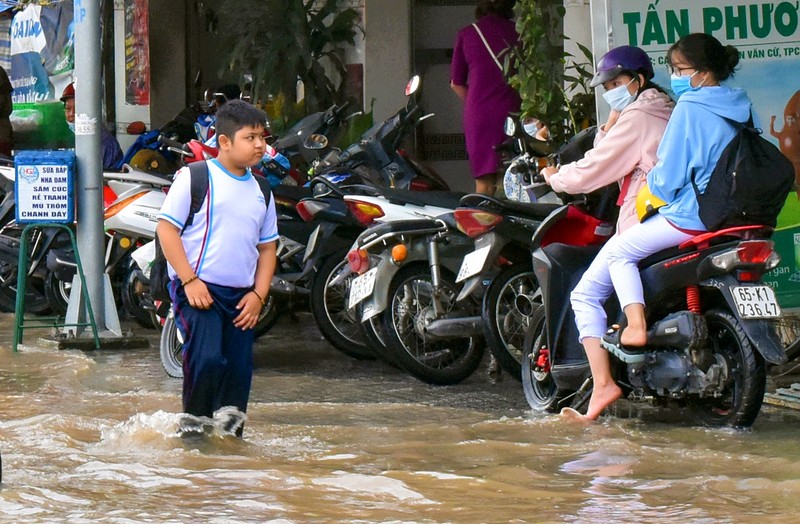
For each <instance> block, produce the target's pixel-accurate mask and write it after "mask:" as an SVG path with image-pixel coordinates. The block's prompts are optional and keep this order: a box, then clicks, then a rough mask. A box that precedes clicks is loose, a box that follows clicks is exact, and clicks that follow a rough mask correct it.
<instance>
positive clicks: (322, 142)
mask: <svg viewBox="0 0 800 524" xmlns="http://www.w3.org/2000/svg"><path fill="white" fill-rule="evenodd" d="M303 147H305V148H306V149H311V150H313V151H317V150H320V149H325V148H326V147H328V137H326V136H325V135H322V134H320V133H314V134H312V135H308V136H307V137H306V139H305V140H304V141H303Z"/></svg>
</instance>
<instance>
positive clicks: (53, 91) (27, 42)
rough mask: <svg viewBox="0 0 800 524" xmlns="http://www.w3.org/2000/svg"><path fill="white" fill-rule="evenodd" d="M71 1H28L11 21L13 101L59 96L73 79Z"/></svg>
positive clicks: (29, 100) (35, 100)
mask: <svg viewBox="0 0 800 524" xmlns="http://www.w3.org/2000/svg"><path fill="white" fill-rule="evenodd" d="M72 13H73V5H72V3H71V2H62V3H59V4H58V5H55V6H51V7H41V6H38V5H29V6H28V7H26V8H25V9H23V10H22V11H20V12H18V13H17V14H16V15H15V16H14V19H13V21H12V22H11V71H10V75H9V76H10V78H11V85H12V86H13V87H14V93H13V95H12V99H13V101H14V103H22V102H38V101H43V100H52V99H55V98H58V97H57V96H56V95H57V94H58V95H60V94H61V91H62V90H63V89H64V87H66V85H67V84H68V83H69V82H70V81H71V80H72V70H73V69H74V67H75V62H74V33H73V27H74V26H73V21H72Z"/></svg>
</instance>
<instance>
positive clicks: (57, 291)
mask: <svg viewBox="0 0 800 524" xmlns="http://www.w3.org/2000/svg"><path fill="white" fill-rule="evenodd" d="M71 290H72V282H66V281H64V280H60V279H59V278H58V277H57V276H56V275H55V274H54V273H53V272H52V271H48V272H47V276H45V278H44V295H45V297H47V303H48V304H50V307H51V308H52V310H53V312H54V313H55V314H56V315H60V316H64V315H66V314H67V307H68V306H69V294H70V292H71Z"/></svg>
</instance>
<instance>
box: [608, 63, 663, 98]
mask: <svg viewBox="0 0 800 524" xmlns="http://www.w3.org/2000/svg"><path fill="white" fill-rule="evenodd" d="M622 75H625V76H629V77H631V78H636V79H638V78H639V75H642V76H643V77H644V82H640V83H639V89H637V90H636V98H639V95H641V94H642V91H645V90H647V89H655V90H656V91H659V92H661V93H664V94H665V95H668V96H669V93H667V91H666V90H665V89H664V88H663V87H661V86H660V85H658V84H656V83H655V82H653V77H652V75H651V74H650V72H649V71H645V70H644V69H639V70H637V71H632V70H630V69H623V70H622V71H620V72H619V74H618V75H617V76H622ZM614 78H616V76H615V77H614Z"/></svg>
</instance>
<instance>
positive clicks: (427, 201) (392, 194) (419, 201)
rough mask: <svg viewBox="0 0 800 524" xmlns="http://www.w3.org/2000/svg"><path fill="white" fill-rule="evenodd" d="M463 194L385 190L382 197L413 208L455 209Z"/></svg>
mask: <svg viewBox="0 0 800 524" xmlns="http://www.w3.org/2000/svg"><path fill="white" fill-rule="evenodd" d="M464 195H465V193H456V192H452V191H410V190H407V189H386V190H385V191H383V196H384V197H386V199H387V200H389V202H392V203H395V204H412V205H415V206H435V207H442V208H445V209H455V208H457V207H458V203H459V202H460V201H461V198H462V197H463V196H464Z"/></svg>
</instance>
